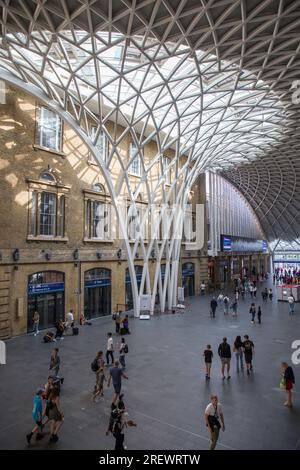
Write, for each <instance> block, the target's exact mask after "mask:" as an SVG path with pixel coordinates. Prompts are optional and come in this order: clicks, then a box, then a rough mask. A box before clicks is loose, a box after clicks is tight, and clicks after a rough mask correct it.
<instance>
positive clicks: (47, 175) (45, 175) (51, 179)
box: [40, 170, 56, 183]
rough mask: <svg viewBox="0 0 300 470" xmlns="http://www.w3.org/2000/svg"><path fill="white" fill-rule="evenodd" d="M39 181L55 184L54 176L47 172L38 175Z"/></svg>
mask: <svg viewBox="0 0 300 470" xmlns="http://www.w3.org/2000/svg"><path fill="white" fill-rule="evenodd" d="M40 179H41V180H45V181H48V182H50V183H56V178H55V176H54V175H53V173H51V172H50V171H49V170H44V171H42V173H41V174H40Z"/></svg>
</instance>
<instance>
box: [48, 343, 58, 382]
mask: <svg viewBox="0 0 300 470" xmlns="http://www.w3.org/2000/svg"><path fill="white" fill-rule="evenodd" d="M58 352H59V350H58V348H55V349H53V351H52V353H51V357H50V366H49V370H50V371H53V372H54V377H56V376H58V372H59V368H60V357H59V355H58Z"/></svg>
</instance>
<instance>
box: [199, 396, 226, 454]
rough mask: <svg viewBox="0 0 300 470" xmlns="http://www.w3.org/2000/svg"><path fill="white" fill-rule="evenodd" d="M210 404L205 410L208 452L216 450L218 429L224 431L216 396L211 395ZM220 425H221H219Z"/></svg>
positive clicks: (220, 409)
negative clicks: (208, 443)
mask: <svg viewBox="0 0 300 470" xmlns="http://www.w3.org/2000/svg"><path fill="white" fill-rule="evenodd" d="M210 400H211V402H210V403H209V404H208V405H207V407H206V408H205V415H204V417H205V424H206V426H207V427H208V429H209V432H210V448H209V450H214V449H215V448H216V445H217V442H218V439H219V432H220V429H222V431H225V421H224V414H223V410H222V406H221V404H220V403H219V402H218V397H217V395H211V397H210ZM220 421H221V423H222V425H221V423H220Z"/></svg>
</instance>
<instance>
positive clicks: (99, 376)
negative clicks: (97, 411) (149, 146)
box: [93, 367, 106, 403]
mask: <svg viewBox="0 0 300 470" xmlns="http://www.w3.org/2000/svg"><path fill="white" fill-rule="evenodd" d="M104 382H106V377H105V372H104V368H103V367H100V369H99V370H98V371H97V373H96V385H95V389H94V394H93V402H94V403H95V401H96V398H97V397H98V395H100V397H103V396H104V393H103V388H104Z"/></svg>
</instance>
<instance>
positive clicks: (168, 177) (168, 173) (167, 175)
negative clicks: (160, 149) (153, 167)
mask: <svg viewBox="0 0 300 470" xmlns="http://www.w3.org/2000/svg"><path fill="white" fill-rule="evenodd" d="M169 165H170V158H168V157H165V156H163V158H162V168H163V174H164V176H165V183H166V184H171V169H170V167H169Z"/></svg>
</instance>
